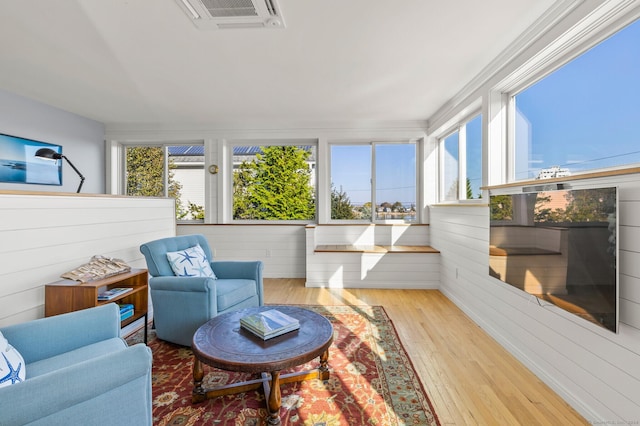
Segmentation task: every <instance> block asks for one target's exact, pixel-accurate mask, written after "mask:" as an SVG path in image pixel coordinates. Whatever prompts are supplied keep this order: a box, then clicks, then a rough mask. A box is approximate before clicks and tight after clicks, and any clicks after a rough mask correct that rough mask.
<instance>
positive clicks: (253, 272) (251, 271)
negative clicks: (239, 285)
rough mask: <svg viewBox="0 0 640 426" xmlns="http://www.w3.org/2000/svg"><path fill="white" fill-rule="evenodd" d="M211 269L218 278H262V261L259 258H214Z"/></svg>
mask: <svg viewBox="0 0 640 426" xmlns="http://www.w3.org/2000/svg"><path fill="white" fill-rule="evenodd" d="M211 269H213V272H214V273H215V274H216V276H217V277H218V278H228V279H234V278H242V279H247V280H256V281H258V280H261V279H262V262H261V261H259V260H255V261H252V260H248V261H243V260H214V261H213V262H211Z"/></svg>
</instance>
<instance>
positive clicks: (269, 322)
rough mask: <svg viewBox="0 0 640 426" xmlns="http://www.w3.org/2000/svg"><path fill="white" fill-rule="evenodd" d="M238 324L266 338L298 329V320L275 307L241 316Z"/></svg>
mask: <svg viewBox="0 0 640 426" xmlns="http://www.w3.org/2000/svg"><path fill="white" fill-rule="evenodd" d="M240 326H242V328H244V329H246V330H249V331H250V332H252V333H253V334H255V335H256V336H258V337H260V338H262V339H263V340H267V339H271V338H273V337H276V336H280V335H282V334H285V333H289V332H290V331H294V330H297V329H299V328H300V322H299V321H298V320H297V319H295V318H293V317H291V316H289V315H287V314H285V313H283V312H280V311H278V310H277V309H270V310H268V311H263V312H258V313H256V314H252V315H247V316H245V317H242V318H241V319H240Z"/></svg>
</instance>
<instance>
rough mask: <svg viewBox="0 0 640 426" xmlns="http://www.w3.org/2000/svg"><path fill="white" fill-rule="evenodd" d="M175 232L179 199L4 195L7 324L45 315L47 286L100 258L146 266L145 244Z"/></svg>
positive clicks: (0, 304)
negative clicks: (141, 248) (45, 288)
mask: <svg viewBox="0 0 640 426" xmlns="http://www.w3.org/2000/svg"><path fill="white" fill-rule="evenodd" d="M171 235H175V213H174V202H173V200H172V199H164V198H131V197H117V196H105V195H95V196H93V195H76V194H59V193H58V194H53V193H48V194H45V193H18V192H11V191H2V192H0V264H1V268H0V325H2V326H5V325H9V324H14V323H19V322H23V321H29V320H32V319H36V318H41V317H43V316H44V285H45V284H46V283H49V282H52V281H57V280H59V279H60V278H59V276H60V274H62V273H64V272H66V271H69V270H71V269H74V268H76V267H78V266H79V265H81V264H83V263H87V262H88V261H89V260H90V258H91V256H93V255H96V254H100V255H104V256H108V257H116V258H120V259H123V260H125V261H126V262H128V263H129V264H130V265H131V266H133V267H142V268H144V267H146V263H145V261H144V257H143V256H142V254H141V253H140V250H139V246H140V244H141V243H143V242H146V241H149V240H152V239H156V238H161V237H166V236H171Z"/></svg>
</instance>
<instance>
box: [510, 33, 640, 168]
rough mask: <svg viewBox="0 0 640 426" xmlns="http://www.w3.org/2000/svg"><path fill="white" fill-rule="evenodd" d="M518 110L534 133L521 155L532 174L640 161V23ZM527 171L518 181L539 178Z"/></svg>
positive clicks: (532, 90) (542, 85) (536, 89)
mask: <svg viewBox="0 0 640 426" xmlns="http://www.w3.org/2000/svg"><path fill="white" fill-rule="evenodd" d="M516 106H517V108H518V110H519V112H520V113H521V114H522V115H523V116H524V117H526V119H527V120H528V121H529V123H530V132H531V133H530V135H531V143H530V146H528V147H527V146H526V144H525V146H523V147H521V149H520V151H519V152H518V150H517V151H516V155H524V156H525V157H529V160H530V162H529V166H528V167H529V168H530V169H531V168H535V169H539V168H548V167H551V166H560V167H566V168H568V169H569V170H570V171H572V172H578V171H580V170H586V169H597V168H603V167H611V166H614V165H619V164H629V163H633V162H638V161H640V138H638V125H639V123H640V21H637V22H635V23H634V24H631V25H630V26H628V27H627V28H625V29H623V30H622V31H620V32H618V33H616V34H614V35H613V36H612V37H610V38H608V39H607V40H605V41H603V42H602V43H600V44H599V45H597V46H595V47H593V48H592V49H590V50H589V51H587V52H585V53H584V54H582V55H581V56H579V57H577V58H576V59H574V60H573V61H571V62H569V63H568V64H566V65H564V66H563V67H561V68H560V69H558V70H556V71H555V72H554V73H552V74H550V75H549V76H547V77H545V78H543V79H542V80H540V81H539V82H538V83H536V84H534V85H533V86H531V87H529V88H528V89H526V90H525V91H523V92H521V93H520V94H518V95H517V96H516ZM525 164H526V163H525ZM525 167H526V166H525V165H523V166H522V167H518V169H517V170H516V179H525V178H528V177H529V178H530V177H535V176H531V172H529V175H528V176H527V170H525Z"/></svg>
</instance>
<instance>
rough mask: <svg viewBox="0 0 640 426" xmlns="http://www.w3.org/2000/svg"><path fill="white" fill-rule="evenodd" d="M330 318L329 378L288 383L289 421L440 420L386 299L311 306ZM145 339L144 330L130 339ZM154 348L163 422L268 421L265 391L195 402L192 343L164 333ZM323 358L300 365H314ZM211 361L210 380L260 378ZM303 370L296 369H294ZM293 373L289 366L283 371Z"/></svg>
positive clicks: (157, 416) (318, 425)
mask: <svg viewBox="0 0 640 426" xmlns="http://www.w3.org/2000/svg"><path fill="white" fill-rule="evenodd" d="M303 307H304V308H307V309H310V310H312V311H315V312H317V313H319V314H321V315H324V316H325V317H327V318H328V319H329V320H330V321H331V323H332V324H333V327H334V341H333V344H332V346H331V348H330V349H329V368H330V371H331V377H330V379H329V380H328V381H326V382H323V381H320V380H309V381H305V382H299V383H287V384H283V385H282V387H281V393H282V408H281V409H280V418H281V421H282V424H283V425H307V426H334V425H345V426H347V425H348V426H353V425H380V426H387V425H439V424H440V423H439V422H438V418H437V416H436V414H435V411H434V410H433V407H432V405H431V402H430V401H429V397H428V396H427V394H426V392H425V390H424V388H423V386H422V384H421V383H420V380H419V379H418V376H417V375H416V372H415V370H414V368H413V365H412V364H411V360H410V359H409V357H408V356H407V354H406V351H405V350H404V348H403V347H402V343H401V342H400V339H399V338H398V335H397V333H396V330H395V329H394V327H393V324H392V323H391V321H390V319H389V318H388V316H387V314H386V312H385V311H384V309H383V308H382V307H381V306H309V305H306V306H303ZM128 340H129V342H130V344H131V343H135V342H137V341H141V340H142V332H141V331H140V332H138V333H136V334H134V335H133V336H131V337H130V338H129V339H128ZM149 347H150V348H151V350H152V351H153V417H154V424H155V425H159V426H165V425H167V426H172V425H181V426H191V425H235V426H240V425H242V426H249V425H251V426H257V425H263V424H266V417H267V410H266V408H265V400H264V395H263V393H262V391H261V390H259V391H250V392H245V393H240V394H236V395H228V396H222V397H218V398H215V399H212V400H208V401H206V402H203V403H200V404H192V403H191V391H192V389H193V381H192V380H193V379H192V376H191V368H192V364H193V355H192V353H191V350H190V349H189V348H185V347H181V346H177V345H173V344H171V343H168V342H164V341H162V340H159V339H156V338H155V334H153V333H150V341H149ZM316 366H317V361H316V360H314V361H313V362H312V363H309V364H307V365H303V366H300V367H299V368H296V370H308V369H311V368H314V367H316ZM204 368H205V379H204V383H203V384H204V385H205V387H214V386H220V385H224V384H228V383H233V382H237V381H242V380H249V379H252V378H254V377H249V376H248V375H245V374H241V373H233V372H227V371H222V370H218V369H215V368H212V367H208V366H204ZM292 371H295V370H292ZM282 373H283V374H284V373H285V372H284V371H283V372H282Z"/></svg>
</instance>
